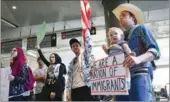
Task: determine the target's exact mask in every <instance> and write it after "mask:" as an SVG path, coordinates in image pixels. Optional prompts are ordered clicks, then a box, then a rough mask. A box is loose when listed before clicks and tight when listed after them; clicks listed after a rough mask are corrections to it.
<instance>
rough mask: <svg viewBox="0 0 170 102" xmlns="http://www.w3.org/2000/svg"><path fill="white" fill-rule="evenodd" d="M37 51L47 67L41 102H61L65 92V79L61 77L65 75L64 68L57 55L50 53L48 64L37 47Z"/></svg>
mask: <svg viewBox="0 0 170 102" xmlns="http://www.w3.org/2000/svg"><path fill="white" fill-rule="evenodd" d="M37 49H38V53H39V55H40V58H41V60H42V61H43V62H44V63H45V64H46V66H47V67H48V69H47V77H46V81H45V86H44V87H43V89H42V96H41V97H42V100H43V101H62V96H63V93H64V90H65V78H64V76H63V75H64V74H66V67H65V65H64V64H63V63H62V60H61V58H60V56H59V55H58V54H56V53H52V54H51V55H50V62H48V61H47V60H46V58H45V57H44V55H43V54H42V52H41V49H40V47H39V45H38V46H37Z"/></svg>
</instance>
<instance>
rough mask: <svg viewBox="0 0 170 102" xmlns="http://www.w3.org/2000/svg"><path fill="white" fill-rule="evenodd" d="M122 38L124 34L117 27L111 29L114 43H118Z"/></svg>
mask: <svg viewBox="0 0 170 102" xmlns="http://www.w3.org/2000/svg"><path fill="white" fill-rule="evenodd" d="M121 38H122V34H121V32H120V31H118V30H117V29H109V39H110V41H111V43H112V44H116V43H117V42H118V41H120V40H121Z"/></svg>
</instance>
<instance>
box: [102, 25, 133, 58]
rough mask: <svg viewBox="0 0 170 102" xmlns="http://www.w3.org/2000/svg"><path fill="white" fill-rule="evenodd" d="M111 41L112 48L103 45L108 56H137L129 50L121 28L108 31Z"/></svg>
mask: <svg viewBox="0 0 170 102" xmlns="http://www.w3.org/2000/svg"><path fill="white" fill-rule="evenodd" d="M108 35H109V40H110V42H111V44H110V46H109V47H107V46H106V45H103V46H102V48H103V50H104V52H105V53H106V54H108V55H109V56H111V55H113V54H117V53H120V52H123V53H125V54H126V55H135V54H134V53H133V52H132V51H131V50H130V48H129V46H128V44H127V43H126V41H124V40H123V39H124V35H123V31H122V30H121V29H120V28H116V27H112V28H110V29H109V31H108Z"/></svg>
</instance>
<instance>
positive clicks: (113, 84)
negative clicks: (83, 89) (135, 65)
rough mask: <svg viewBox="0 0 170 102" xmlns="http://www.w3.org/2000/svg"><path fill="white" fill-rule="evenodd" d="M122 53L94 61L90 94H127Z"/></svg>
mask: <svg viewBox="0 0 170 102" xmlns="http://www.w3.org/2000/svg"><path fill="white" fill-rule="evenodd" d="M124 58H125V56H124V54H123V53H121V54H116V55H113V56H111V57H106V58H103V59H100V60H98V61H96V62H95V63H94V67H93V70H92V79H91V85H92V86H91V94H92V95H127V94H128V89H127V76H128V74H127V71H128V70H127V69H126V68H124V67H123V61H124Z"/></svg>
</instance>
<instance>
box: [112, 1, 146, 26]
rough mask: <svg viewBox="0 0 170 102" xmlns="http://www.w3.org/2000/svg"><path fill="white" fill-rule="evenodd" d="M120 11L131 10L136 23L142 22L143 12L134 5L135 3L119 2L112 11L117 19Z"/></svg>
mask: <svg viewBox="0 0 170 102" xmlns="http://www.w3.org/2000/svg"><path fill="white" fill-rule="evenodd" d="M122 11H129V12H131V13H132V14H133V15H134V16H135V18H136V20H137V24H143V23H144V15H143V12H142V11H141V10H140V9H139V8H138V7H136V6H135V5H132V4H129V3H124V4H120V5H119V6H118V7H117V8H115V9H114V10H113V11H112V12H113V14H115V16H116V17H117V18H118V19H119V16H120V13H121V12H122Z"/></svg>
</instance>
